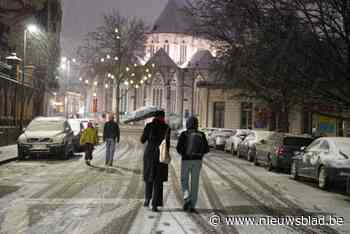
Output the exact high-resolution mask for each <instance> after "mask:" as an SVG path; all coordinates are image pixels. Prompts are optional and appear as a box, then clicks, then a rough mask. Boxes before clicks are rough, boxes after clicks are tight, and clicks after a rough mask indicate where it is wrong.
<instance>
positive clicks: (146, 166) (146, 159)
mask: <svg viewBox="0 0 350 234" xmlns="http://www.w3.org/2000/svg"><path fill="white" fill-rule="evenodd" d="M167 129H168V130H167ZM167 131H168V132H167ZM170 131H171V130H170V128H169V126H168V125H167V124H165V123H160V122H158V121H157V120H154V121H153V122H151V123H149V124H147V125H146V127H145V129H144V130H143V134H142V136H141V143H142V144H144V143H146V142H147V146H146V149H145V152H144V155H143V179H144V181H146V182H152V181H156V180H160V181H162V182H163V181H167V180H168V165H167V164H165V163H160V162H159V146H160V144H161V143H162V141H163V140H164V138H165V137H166V143H167V144H166V145H167V148H168V150H169V149H170V134H171V133H170ZM166 132H167V135H166ZM165 135H166V136H165Z"/></svg>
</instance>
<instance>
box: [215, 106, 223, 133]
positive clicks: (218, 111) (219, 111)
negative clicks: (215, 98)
mask: <svg viewBox="0 0 350 234" xmlns="http://www.w3.org/2000/svg"><path fill="white" fill-rule="evenodd" d="M224 126H225V103H224V102H215V103H214V124H213V127H214V128H224Z"/></svg>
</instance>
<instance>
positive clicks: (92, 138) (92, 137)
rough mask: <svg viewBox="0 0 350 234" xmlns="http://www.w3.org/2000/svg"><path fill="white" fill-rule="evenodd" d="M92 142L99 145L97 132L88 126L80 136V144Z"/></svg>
mask: <svg viewBox="0 0 350 234" xmlns="http://www.w3.org/2000/svg"><path fill="white" fill-rule="evenodd" d="M85 144H92V145H97V133H96V129H94V128H87V129H85V130H84V132H83V134H82V135H81V137H80V145H85Z"/></svg>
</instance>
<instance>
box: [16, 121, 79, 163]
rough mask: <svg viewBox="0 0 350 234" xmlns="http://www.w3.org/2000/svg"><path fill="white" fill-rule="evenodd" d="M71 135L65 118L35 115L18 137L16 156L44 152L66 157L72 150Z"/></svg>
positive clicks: (22, 157) (24, 156)
mask: <svg viewBox="0 0 350 234" xmlns="http://www.w3.org/2000/svg"><path fill="white" fill-rule="evenodd" d="M73 135H74V134H73V131H72V129H71V127H70V125H69V123H68V121H67V119H66V118H64V117H37V118H35V119H33V120H32V121H31V122H30V124H29V125H28V126H27V128H25V129H24V133H23V134H21V135H20V136H19V137H18V140H17V147H18V158H19V159H25V158H26V156H31V155H40V154H46V155H55V156H59V157H61V158H62V159H68V158H69V156H71V155H73V152H74V146H73Z"/></svg>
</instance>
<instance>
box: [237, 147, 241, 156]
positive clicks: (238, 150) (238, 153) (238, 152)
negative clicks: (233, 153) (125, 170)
mask: <svg viewBox="0 0 350 234" xmlns="http://www.w3.org/2000/svg"><path fill="white" fill-rule="evenodd" d="M237 158H241V151H240V149H239V148H238V149H237Z"/></svg>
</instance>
